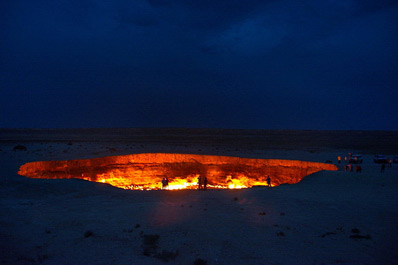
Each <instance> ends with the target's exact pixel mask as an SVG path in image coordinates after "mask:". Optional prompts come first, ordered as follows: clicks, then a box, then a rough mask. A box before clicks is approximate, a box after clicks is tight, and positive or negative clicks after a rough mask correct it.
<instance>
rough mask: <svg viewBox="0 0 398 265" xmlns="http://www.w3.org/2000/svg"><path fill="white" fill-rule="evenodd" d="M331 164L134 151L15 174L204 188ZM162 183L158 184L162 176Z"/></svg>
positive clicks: (254, 182) (295, 175)
mask: <svg viewBox="0 0 398 265" xmlns="http://www.w3.org/2000/svg"><path fill="white" fill-rule="evenodd" d="M320 170H337V167H336V166H335V165H331V164H323V163H316V162H306V161H295V160H277V159H249V158H239V157H226V156H206V155H191V154H162V153H160V154H159V153H156V154H135V155H126V156H110V157H103V158H93V159H82V160H68V161H38V162H31V163H27V164H25V165H22V166H21V167H20V170H19V172H18V174H20V175H23V176H27V177H32V178H47V179H59V178H79V179H84V180H88V181H95V182H100V183H107V184H110V185H112V186H115V187H119V188H123V189H131V190H161V189H165V190H181V189H198V178H199V176H201V177H206V178H207V187H206V188H208V189H245V188H251V187H253V186H268V183H267V177H268V175H270V176H271V185H270V186H278V185H280V184H283V183H291V184H293V183H297V182H299V181H300V180H301V179H302V178H303V177H305V176H307V175H309V174H312V173H314V172H317V171H320ZM165 177H167V178H168V183H169V184H168V186H166V187H162V179H163V178H165Z"/></svg>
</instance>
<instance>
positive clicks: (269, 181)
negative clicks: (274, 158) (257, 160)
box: [267, 175, 271, 187]
mask: <svg viewBox="0 0 398 265" xmlns="http://www.w3.org/2000/svg"><path fill="white" fill-rule="evenodd" d="M267 184H268V187H271V177H270V176H269V175H268V177H267Z"/></svg>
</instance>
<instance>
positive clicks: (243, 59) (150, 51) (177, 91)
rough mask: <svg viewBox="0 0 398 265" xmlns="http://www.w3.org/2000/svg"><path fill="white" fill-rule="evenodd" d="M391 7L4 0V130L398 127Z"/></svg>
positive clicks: (0, 42) (216, 0) (277, 1)
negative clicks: (15, 128)
mask: <svg viewBox="0 0 398 265" xmlns="http://www.w3.org/2000/svg"><path fill="white" fill-rule="evenodd" d="M397 84H398V1H396V0H391V1H389V0H386V1H383V0H378V1H370V0H341V1H340V0H325V1H319V0H310V1H296V0H270V1H257V0H246V1H236V0H212V1H208V0H202V1H196V0H191V1H185V0H174V1H172V0H171V1H168V0H119V1H118V0H113V1H108V0H98V1H94V0H58V1H47V0H35V1H32V0H3V1H1V3H0V92H1V94H0V95H1V97H0V127H3V128H4V127H17V128H20V127H32V128H64V127H73V128H78V127H213V128H214V127H215V128H242V129H246V128H256V129H346V130H351V129H356V130H398V89H397Z"/></svg>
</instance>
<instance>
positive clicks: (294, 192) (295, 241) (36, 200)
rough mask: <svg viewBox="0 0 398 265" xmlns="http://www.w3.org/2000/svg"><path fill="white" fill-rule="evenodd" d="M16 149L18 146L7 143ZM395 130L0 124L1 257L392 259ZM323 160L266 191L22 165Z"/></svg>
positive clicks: (397, 211)
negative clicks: (172, 186) (51, 173)
mask: <svg viewBox="0 0 398 265" xmlns="http://www.w3.org/2000/svg"><path fill="white" fill-rule="evenodd" d="M16 145H23V146H25V147H26V149H27V150H26V151H23V150H16V151H14V150H13V148H14V147H15V146H16ZM397 147H398V133H397V132H349V131H346V132H343V131H338V132H325V131H260V130H257V131H247V130H210V129H198V130H192V129H104V130H96V129H87V130H5V129H3V130H0V189H1V190H0V213H1V215H0V263H1V264H165V263H167V264H208V265H210V264H397V263H398V253H397V249H398V243H397V238H398V228H397V224H398V193H397V191H398V164H393V165H392V167H388V166H387V167H386V169H385V171H384V173H381V170H380V164H375V163H373V156H374V155H375V154H378V153H382V154H386V155H394V154H396V153H398V148H397ZM159 152H161V153H189V154H207V155H224V156H236V157H244V158H267V159H271V158H272V159H290V160H303V161H312V162H326V161H332V162H333V163H337V156H338V155H341V156H345V155H346V154H347V153H348V152H352V153H361V154H363V160H364V161H363V164H362V173H356V172H345V171H344V170H343V165H344V164H340V165H338V166H339V169H340V170H339V171H321V172H317V173H315V174H312V175H310V176H307V177H305V178H304V179H303V180H302V181H301V182H299V183H298V184H294V185H280V186H277V187H274V188H272V189H269V188H263V187H259V188H252V189H242V190H207V191H198V190H181V191H131V190H123V189H118V188H115V187H112V186H110V185H107V184H102V183H94V182H88V181H83V180H66V179H63V180H43V179H29V178H26V177H23V176H19V175H18V174H17V172H18V169H19V167H20V166H21V165H23V164H24V163H27V162H32V161H48V160H69V159H86V158H95V157H103V156H109V155H125V154H139V153H159Z"/></svg>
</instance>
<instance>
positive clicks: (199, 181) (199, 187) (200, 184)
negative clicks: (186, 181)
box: [198, 175, 203, 190]
mask: <svg viewBox="0 0 398 265" xmlns="http://www.w3.org/2000/svg"><path fill="white" fill-rule="evenodd" d="M202 185H203V178H202V176H201V175H199V177H198V190H201V189H202Z"/></svg>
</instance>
